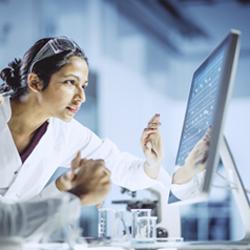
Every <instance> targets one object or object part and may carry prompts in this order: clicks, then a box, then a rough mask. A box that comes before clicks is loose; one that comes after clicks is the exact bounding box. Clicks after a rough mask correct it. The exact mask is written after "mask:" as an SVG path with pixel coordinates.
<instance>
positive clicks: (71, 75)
mask: <svg viewBox="0 0 250 250" xmlns="http://www.w3.org/2000/svg"><path fill="white" fill-rule="evenodd" d="M69 76H70V77H74V78H76V79H77V80H78V81H80V78H79V77H78V76H77V75H74V74H68V75H62V77H65V78H66V77H69Z"/></svg>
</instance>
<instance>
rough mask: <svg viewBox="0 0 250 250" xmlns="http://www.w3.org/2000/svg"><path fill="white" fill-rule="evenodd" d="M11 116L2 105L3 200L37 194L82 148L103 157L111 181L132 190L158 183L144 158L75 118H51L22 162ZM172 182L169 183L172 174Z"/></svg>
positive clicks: (0, 187) (90, 155)
mask: <svg viewBox="0 0 250 250" xmlns="http://www.w3.org/2000/svg"><path fill="white" fill-rule="evenodd" d="M10 116H11V109H10V103H9V100H8V99H5V102H4V104H3V105H1V106H0V178H1V180H0V192H1V197H0V199H1V200H6V201H20V200H27V199H30V198H33V197H35V196H36V195H38V194H39V193H40V192H41V191H42V190H43V189H44V187H45V185H46V183H47V182H48V180H49V179H50V177H51V176H52V175H53V173H54V172H55V171H56V169H57V168H58V167H60V166H64V167H68V168H69V167H70V162H71V161H72V159H73V158H74V157H75V156H76V152H77V151H79V150H81V156H82V157H86V158H91V159H104V160H105V162H106V165H107V167H108V168H109V169H110V171H111V173H112V174H111V179H112V181H113V182H114V183H115V184H117V185H120V186H123V187H126V188H128V189H131V190H137V189H143V188H147V187H150V186H152V185H154V184H155V180H153V179H151V178H149V177H148V176H147V175H146V174H145V172H144V169H143V163H144V160H142V159H139V158H136V157H134V156H132V155H131V154H128V153H124V152H120V151H119V149H118V148H117V147H116V146H115V145H114V144H113V143H112V142H111V141H110V140H101V139H100V138H99V137H97V136H96V135H95V134H94V133H93V132H92V131H90V130H89V129H88V128H86V127H84V126H83V125H82V124H80V123H79V122H77V121H76V120H72V121H71V122H68V123H66V122H63V121H61V120H59V119H55V118H51V119H50V120H49V125H48V127H47V131H46V133H45V134H44V135H43V137H42V138H41V139H40V141H39V143H38V145H37V146H36V147H35V149H34V150H33V151H32V153H31V154H30V155H29V157H28V158H27V159H26V161H25V162H24V163H23V164H22V162H21V158H20V155H19V153H18V151H17V148H16V146H15V143H14V141H13V138H12V135H11V132H10V130H9V128H8V125H7V122H8V120H9V119H10ZM168 179H169V183H168V184H167V185H170V178H168Z"/></svg>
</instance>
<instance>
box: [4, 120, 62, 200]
mask: <svg viewBox="0 0 250 250" xmlns="http://www.w3.org/2000/svg"><path fill="white" fill-rule="evenodd" d="M53 137H54V135H53V133H52V130H51V129H50V124H49V126H48V128H47V131H46V133H45V134H44V135H43V137H42V138H41V139H40V141H39V143H38V145H37V146H36V147H35V148H34V150H33V151H32V153H31V154H30V155H29V157H28V158H27V159H26V161H25V162H24V164H23V165H22V167H21V168H20V171H19V173H18V176H17V177H16V179H15V181H14V182H13V184H12V185H11V187H10V188H9V190H8V191H7V192H6V194H5V196H7V197H8V198H10V199H14V200H16V199H18V200H20V199H21V200H25V199H29V198H32V197H33V196H34V195H37V194H39V193H40V192H41V191H42V189H43V188H44V185H45V184H46V183H47V181H48V180H49V178H50V176H51V175H52V174H53V172H54V171H55V170H56V168H57V167H58V165H57V163H56V161H55V159H54V161H53V160H51V159H53V158H51V157H49V154H53V151H54V147H55V142H56V140H55V138H53ZM54 158H55V157H54ZM48 159H50V160H48Z"/></svg>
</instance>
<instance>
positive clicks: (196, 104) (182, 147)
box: [169, 31, 239, 203]
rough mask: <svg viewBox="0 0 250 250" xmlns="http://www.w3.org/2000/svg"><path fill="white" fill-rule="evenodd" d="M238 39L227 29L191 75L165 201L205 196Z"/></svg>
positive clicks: (214, 160) (230, 82)
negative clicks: (171, 176)
mask: <svg viewBox="0 0 250 250" xmlns="http://www.w3.org/2000/svg"><path fill="white" fill-rule="evenodd" d="M238 40H239V32H237V31H231V32H230V33H229V35H228V36H227V37H226V38H225V39H224V40H223V41H222V42H221V43H220V45H219V46H218V47H217V48H216V49H215V50H214V51H213V52H212V53H211V54H210V55H209V57H208V58H207V59H206V60H205V61H204V62H203V63H202V64H201V65H200V66H199V68H198V69H197V70H196V71H195V73H194V75H193V79H192V84H191V89H190V93H189V98H188V104H187V108H186V114H185V119H184V124H183V129H182V134H181V139H180V143H179V148H178V153H177V157H176V169H175V173H174V175H173V180H172V191H171V193H170V196H169V203H173V202H177V201H185V202H186V201H189V202H190V201H191V202H194V201H195V200H196V201H200V200H204V199H206V198H207V195H208V193H209V189H210V184H211V178H212V173H213V171H214V168H215V166H217V165H218V160H219V155H218V148H219V143H220V140H221V134H223V133H221V131H222V125H223V120H224V113H225V107H226V103H227V101H228V97H229V94H230V89H231V87H232V86H231V85H232V82H233V81H232V79H233V75H234V74H233V73H234V69H235V67H236V62H237V57H238V50H239V49H238V47H239V46H238Z"/></svg>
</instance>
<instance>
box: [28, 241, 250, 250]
mask: <svg viewBox="0 0 250 250" xmlns="http://www.w3.org/2000/svg"><path fill="white" fill-rule="evenodd" d="M136 249H139V250H142V249H144V250H147V249H148V250H156V249H157V250H179V249H181V250H185V249H187V250H223V249H227V250H250V243H249V244H246V245H242V244H237V243H235V244H233V245H230V244H228V243H227V244H222V242H221V243H217V244H216V243H212V242H211V244H208V243H204V244H199V243H198V242H196V243H194V244H191V243H188V242H177V243H176V242H164V243H162V242H156V243H149V244H148V243H147V244H137V245H135V244H134V245H131V244H130V243H129V242H124V243H121V244H118V243H116V244H111V245H110V246H93V245H88V246H87V245H84V244H82V245H75V246H74V248H73V249H70V248H69V246H68V245H67V244H65V243H62V244H59V243H50V244H31V243H30V244H25V245H24V248H23V250H136Z"/></svg>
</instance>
